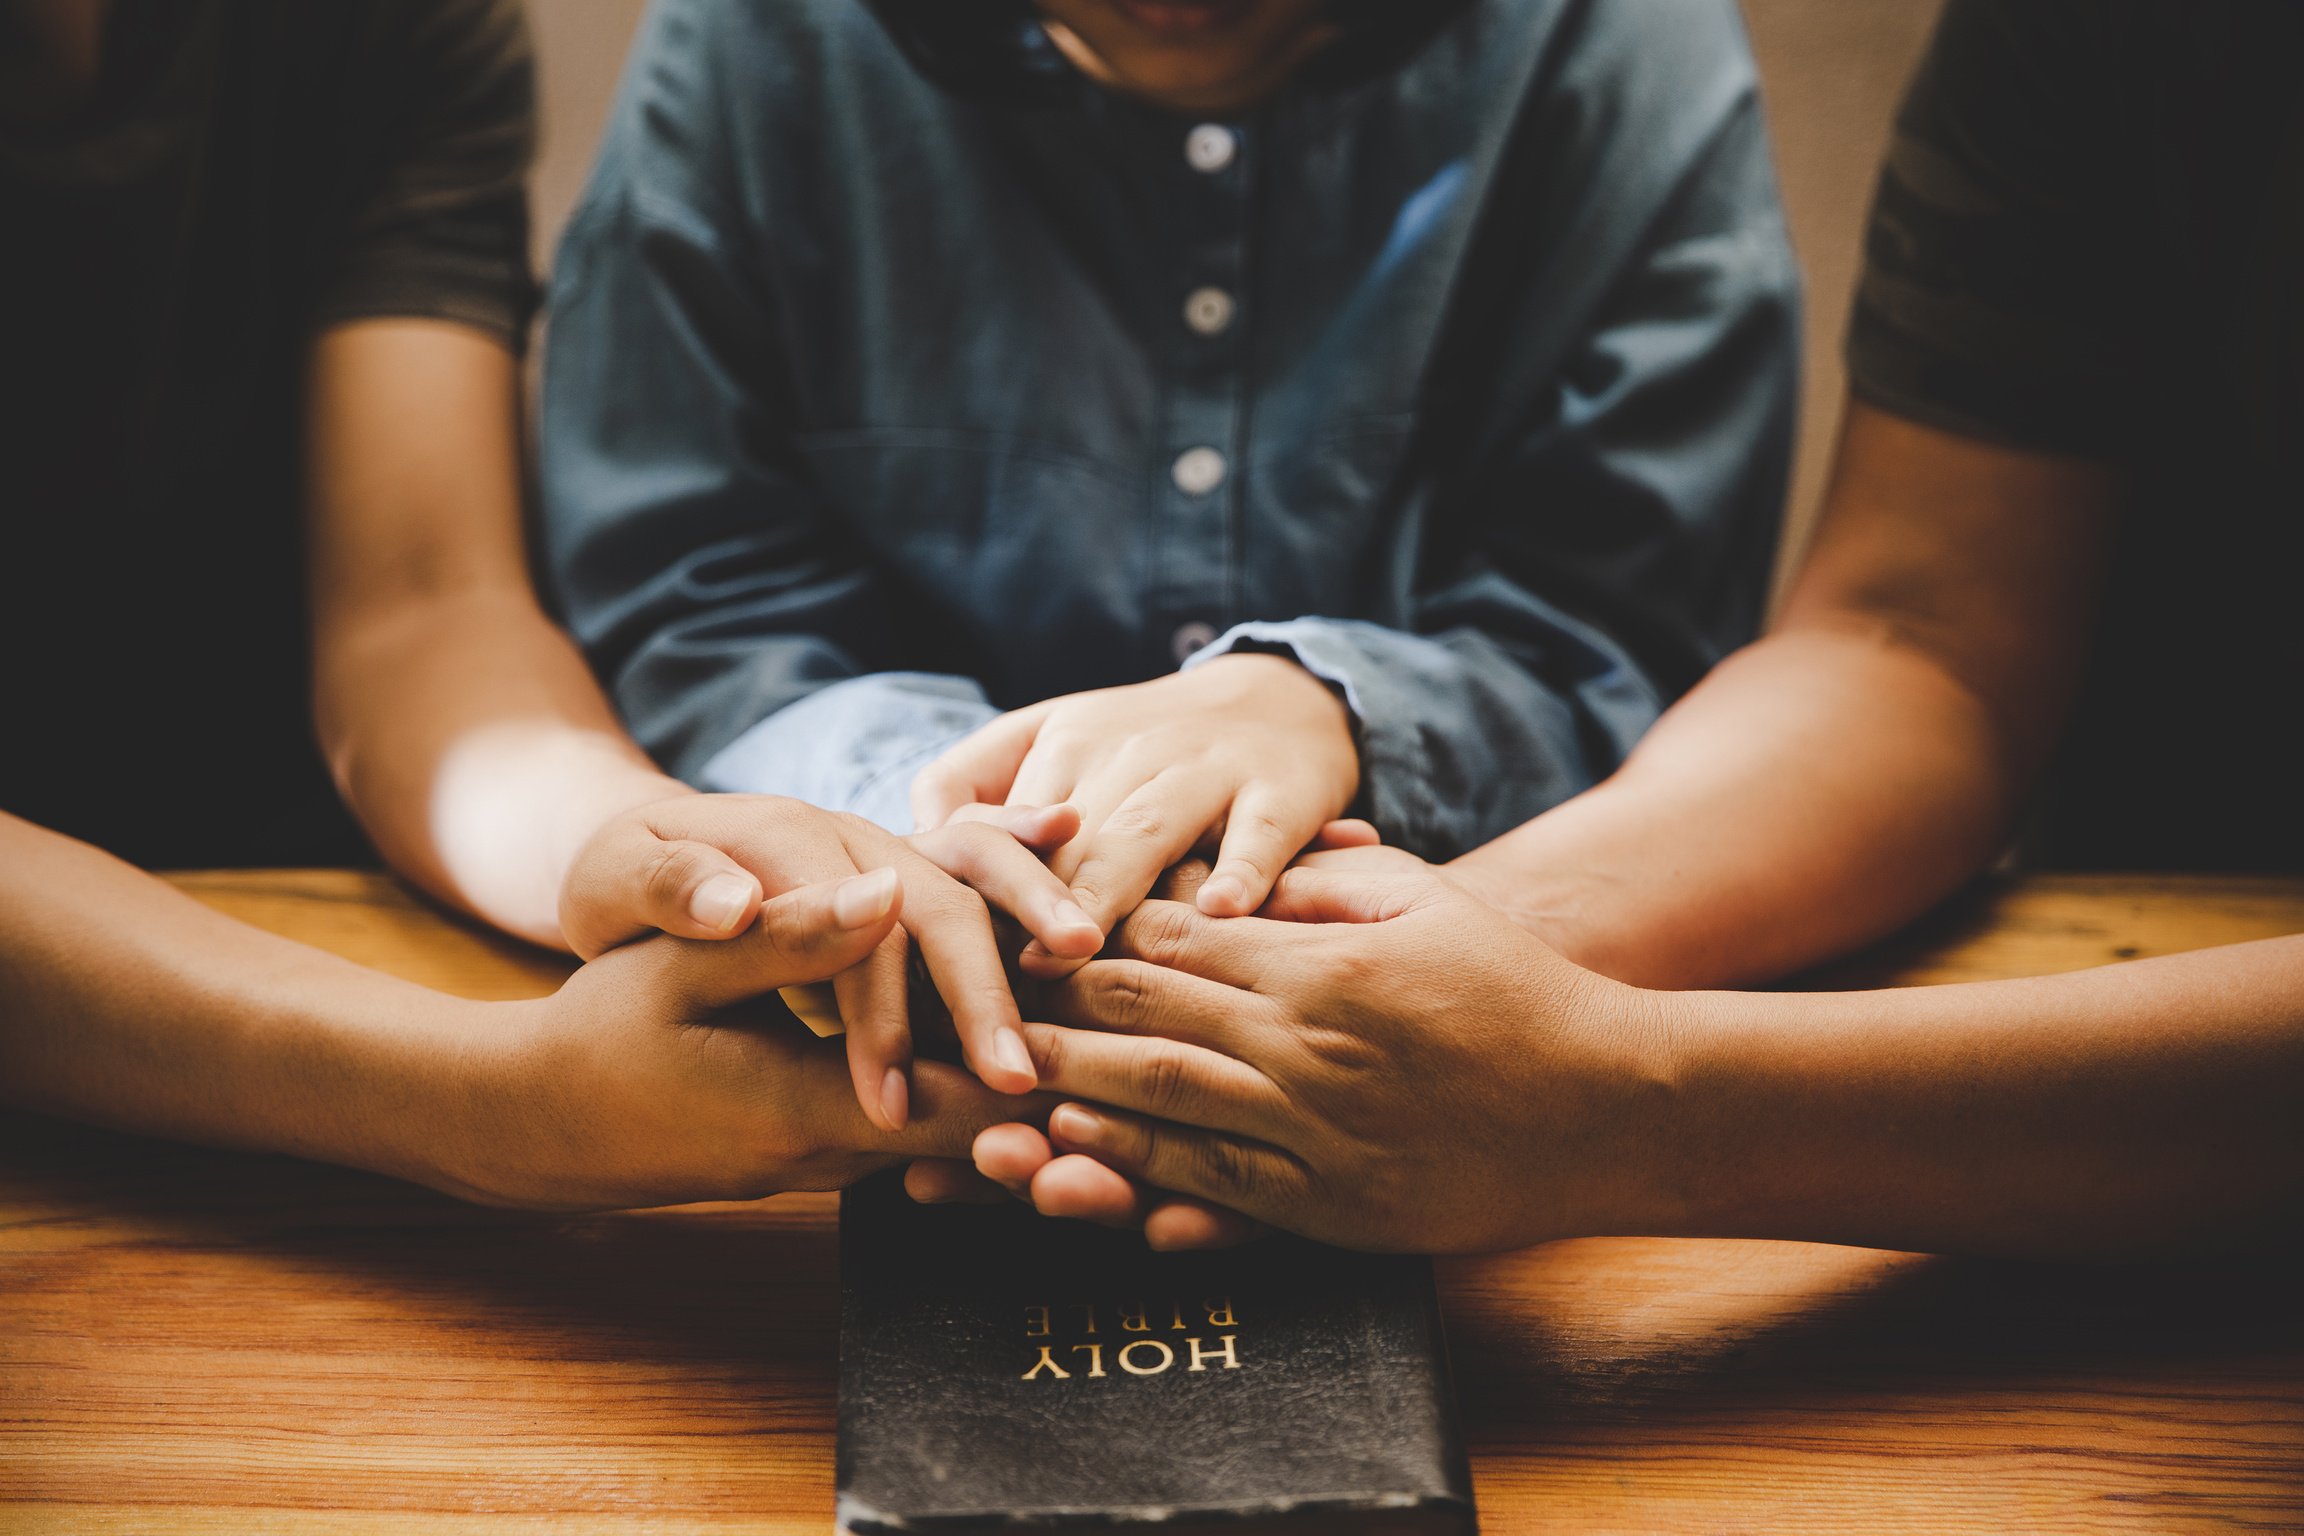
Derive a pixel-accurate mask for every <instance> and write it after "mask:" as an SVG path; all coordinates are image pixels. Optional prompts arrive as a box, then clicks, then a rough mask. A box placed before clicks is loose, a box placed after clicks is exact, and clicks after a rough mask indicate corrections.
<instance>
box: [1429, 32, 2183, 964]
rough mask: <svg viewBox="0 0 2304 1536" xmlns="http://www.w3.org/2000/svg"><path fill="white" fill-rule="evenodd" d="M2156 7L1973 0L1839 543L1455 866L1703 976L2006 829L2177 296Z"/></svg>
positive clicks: (1544, 925)
mask: <svg viewBox="0 0 2304 1536" xmlns="http://www.w3.org/2000/svg"><path fill="white" fill-rule="evenodd" d="M2151 9H2152V8H2149V7H2137V6H2102V5H2092V4H2088V3H2087V0H2040V3H2036V4H2029V5H2022V6H2007V5H1996V4H1993V3H1992V0H1952V3H1950V4H1949V5H1947V6H1946V7H1945V9H1944V14H1943V17H1942V20H1941V22H1940V24H1939V26H1938V30H1937V34H1936V37H1935V40H1934V42H1933V43H1932V45H1931V47H1930V49H1929V52H1928V55H1927V57H1926V58H1925V60H1924V61H1923V63H1922V65H1921V68H1920V70H1919V72H1918V74H1917V75H1916V77H1915V78H1914V81H1913V85H1912V88H1911V91H1910V94H1909V95H1908V97H1907V99H1906V101H1905V103H1904V106H1903V109H1902V111H1901V112H1900V113H1899V115H1898V118H1897V123H1896V134H1895V138H1894V141H1893V143H1892V144H1891V147H1890V150H1889V154H1888V157H1887V161H1886V164H1885V166H1884V168H1883V171H1882V174H1881V179H1880V186H1879V193H1878V198H1877V201H1876V204H1875V206H1874V210H1873V215H1872V222H1871V228H1870V231H1869V233H1868V236H1867V240H1866V264H1865V271H1864V274H1863V279H1862V282H1861V283H1860V285H1859V287H1858V291H1857V300H1856V304H1855V309H1854V314H1853V316H1852V319H1851V323H1850V328H1849V342H1848V352H1849V359H1848V361H1849V376H1850V379H1851V382H1852V387H1853V390H1854V394H1855V396H1856V398H1857V401H1858V402H1859V403H1857V404H1855V405H1853V406H1851V408H1850V411H1849V416H1848V424H1847V427H1846V432H1845V438H1844V441H1843V444H1842V447H1841V452H1840V457H1839V463H1838V466H1837V469H1836V472H1835V474H1834V477H1833V482H1832V486H1831V488H1830V491H1829V493H1828V496H1827V506H1826V511H1825V515H1824V519H1823V524H1822V529H1821V532H1820V534H1819V536H1818V542H1817V545H1816V547H1815V549H1814V552H1813V553H1812V554H1811V556H1810V558H1809V561H1808V564H1807V567H1806V568H1805V569H1804V570H1803V571H1802V573H1801V575H1800V576H1799V578H1798V581H1797V584H1796V585H1795V587H1794V588H1793V591H1792V593H1791V595H1790V597H1789V600H1788V601H1787V603H1786V604H1785V607H1784V610H1783V613H1782V616H1781V618H1780V620H1779V622H1778V624H1777V626H1776V629H1775V631H1774V633H1772V634H1771V636H1770V637H1769V638H1768V639H1767V640H1766V641H1764V642H1763V643H1761V644H1760V645H1757V646H1754V647H1752V648H1751V649H1749V650H1747V651H1745V652H1743V653H1741V654H1739V655H1738V656H1736V657H1734V658H1732V659H1731V661H1730V662H1729V663H1728V664H1727V665H1725V666H1723V667H1722V668H1721V669H1720V670H1719V672H1718V673H1717V674H1716V676H1715V677H1714V678H1712V679H1710V680H1708V681H1707V682H1706V683H1705V685H1704V686H1703V687H1701V688H1699V689H1698V690H1697V691H1696V692H1695V693H1693V694H1691V695H1690V696H1689V698H1688V699H1687V700H1686V701H1685V702H1684V703H1683V705H1682V706H1681V708H1680V709H1678V710H1676V711H1674V713H1673V714H1672V715H1671V716H1670V717H1668V718H1667V719H1666V720H1665V721H1664V722H1663V723H1662V724H1660V726H1659V728H1658V729H1657V730H1656V731H1655V732H1654V733H1653V734H1652V737H1651V739H1650V740H1649V741H1648V742H1647V743H1644V744H1643V747H1642V750H1641V751H1640V752H1639V753H1637V754H1636V755H1635V756H1634V758H1633V759H1632V760H1631V761H1630V762H1629V763H1627V765H1626V768H1625V770H1624V771H1623V772H1622V773H1621V774H1619V775H1618V777H1617V778H1616V779H1615V780H1613V781H1611V782H1609V783H1607V784H1605V785H1603V786H1602V787H1601V788H1600V789H1598V790H1597V791H1595V792H1594V793H1593V794H1592V795H1590V796H1587V797H1586V798H1585V799H1583V800H1581V801H1576V802H1572V803H1570V804H1569V805H1568V806H1566V807H1563V808H1562V810H1561V811H1560V812H1558V813H1556V814H1555V815H1554V816H1551V817H1546V818H1544V819H1542V820H1540V821H1538V822H1537V823H1535V824H1534V825H1532V826H1530V827H1528V828H1527V829H1525V831H1523V832H1521V833H1518V834H1515V835H1514V836H1512V837H1509V838H1506V839H1504V840H1502V841H1501V842H1499V843H1498V844H1497V845H1496V846H1495V847H1493V848H1491V849H1486V850H1482V851H1480V852H1479V853H1478V854H1476V855H1474V856H1473V857H1471V858H1469V859H1467V860H1466V861H1465V864H1464V866H1463V867H1462V869H1461V870H1460V871H1459V873H1460V874H1462V875H1463V876H1464V877H1465V878H1466V879H1467V880H1468V881H1470V882H1471V883H1472V884H1473V885H1474V886H1475V887H1476V888H1477V889H1479V890H1481V891H1483V892H1485V893H1488V894H1490V895H1491V896H1493V897H1495V898H1496V899H1499V900H1501V901H1503V902H1505V903H1506V904H1507V906H1508V907H1509V908H1510V909H1511V910H1513V911H1514V912H1516V913H1517V914H1519V915H1520V916H1522V917H1523V918H1524V919H1526V920H1528V921H1529V922H1530V923H1531V925H1532V926H1533V927H1534V929H1535V931H1536V932H1537V933H1538V934H1539V936H1542V937H1547V938H1549V939H1551V940H1553V941H1555V942H1557V943H1558V944H1559V945H1560V946H1561V947H1562V948H1563V950H1564V951H1565V952H1566V953H1568V954H1569V955H1571V956H1573V957H1574V958H1577V959H1579V960H1581V961H1584V962H1586V963H1589V964H1592V965H1596V966H1599V967H1601V968H1602V969H1604V970H1607V971H1609V972H1610V973H1612V974H1615V975H1618V976H1622V977H1625V978H1628V979H1633V980H1639V981H1644V982H1652V983H1657V984H1665V985H1678V986H1703V985H1718V984H1722V983H1728V982H1739V981H1748V980H1752V979H1755V978H1758V977H1763V976H1768V975H1773V974H1778V973H1781V972H1784V971H1787V970H1790V969H1793V968H1796V967H1798V966H1800V965H1802V964H1804V963H1807V962H1809V961H1812V960H1815V959H1818V958H1821V957H1823V956H1825V955H1828V954H1830V953H1832V952H1834V951H1835V950H1839V949H1844V948H1847V947H1848V946H1850V945H1853V944H1858V943H1861V942H1863V941H1865V940H1867V939H1870V938H1873V937H1876V936H1878V935H1879V934H1881V933H1884V932H1886V931H1888V930H1889V929H1892V928H1894V927H1895V926H1896V925H1897V924H1898V923H1899V922H1901V921H1903V920H1904V919H1906V918H1908V917H1910V916H1912V915H1913V914H1915V913H1917V912H1919V911H1920V910H1921V909H1923V908H1924V907H1926V906H1927V905H1928V904H1929V903H1930V902H1932V901H1934V900H1935V899H1937V898H1938V897H1939V896H1941V895H1942V894H1943V893H1944V892H1945V891H1946V890H1948V889H1949V888H1950V887H1951V886H1953V885H1955V884H1956V883H1958V881H1960V880H1961V879H1962V878H1964V877H1965V876H1966V875H1968V874H1970V873H1972V872H1973V871H1974V870H1976V869H1978V868H1980V867H1982V866H1983V865H1984V864H1985V863H1987V862H1989V861H1990V859H1991V858H1992V857H1993V855H1994V854H1995V853H1997V852H1998V851H1999V850H2000V849H2001V848H2002V847H2003V846H2005V844H2006V842H2007V839H2008V837H2009V834H2010V832H2011V831H2012V829H2013V825H2014V821H2015V818H2016V815H2017V812H2018V809H2019V807H2020V805H2021V804H2022V802H2023V800H2024V797H2025V796H2026V794H2027V793H2028V791H2029V788H2030V785H2031V783H2032V782H2033V780H2034V778H2035V777H2036V775H2037V773H2038V771H2039V769H2040V767H2041V766H2042V763H2043V760H2044V758H2045V757H2046V755H2047V753H2048V750H2049V747H2050V744H2051V743H2052V742H2053V740H2054V739H2055V737H2056V735H2057V733H2058V731H2059V730H2060V728H2061V725H2062V722H2063V719H2064V716H2065V714H2066V712H2067V708H2068V705H2069V703H2070V700H2071V697H2072V694H2073V690H2074V683H2075V674H2076V673H2077V671H2078V669H2079V666H2080V661H2081V650H2082V647H2083V646H2084V645H2085V643H2086V640H2087V638H2088V634H2089V630H2090V628H2091V614H2090V609H2091V607H2092V604H2093V600H2094V596H2095V591H2096V587H2097V584H2098V573H2099V571H2100V569H2101V567H2102V566H2103V564H2104V561H2105V552H2106V546H2107V544H2108V542H2109V539H2110V537H2111V533H2112V524H2113V522H2114V515H2115V506H2114V504H2115V502H2116V500H2117V499H2118V496H2119V491H2120V487H2119V485H2118V483H2117V478H2116V476H2115V475H2114V474H2112V473H2111V472H2110V471H2109V470H2107V469H2105V468H2103V467H2101V466H2103V465H2107V464H2111V463H2116V462H2118V461H2119V460H2120V459H2121V458H2122V457H2123V456H2124V455H2125V454H2126V452H2127V450H2128V448H2129V446H2130V444H2131V443H2132V442H2133V441H2134V438H2135V435H2136V434H2137V433H2138V432H2141V431H2150V430H2153V429H2154V423H2153V421H2152V419H2151V417H2150V416H2149V415H2148V414H2143V415H2140V414H2139V413H2140V412H2142V411H2144V410H2145V407H2144V406H2143V404H2142V403H2143V402H2145V401H2148V400H2150V399H2152V398H2153V388H2154V383H2153V381H2154V380H2155V379H2156V378H2157V377H2158V376H2159V373H2160V372H2161V369H2160V366H2159V364H2158V363H2157V361H2156V358H2157V356H2158V353H2157V351H2156V347H2155V342H2154V339H2153V338H2154V337H2155V335H2156V334H2157V331H2158V328H2159V327H2160V326H2162V325H2163V324H2167V323H2175V321H2176V320H2177V319H2178V318H2179V317H2174V316H2166V315H2159V314H2155V313H2153V312H2152V311H2151V309H2150V306H2149V305H2147V306H2146V307H2145V308H2144V309H2143V310H2139V309H2138V307H2137V305H2138V298H2137V296H2138V295H2139V294H2146V295H2148V294H2151V293H2155V292H2159V291H2163V290H2165V289H2167V288H2168V286H2169V285H2168V283H2167V282H2166V280H2165V274H2161V273H2159V272H2158V271H2157V268H2156V267H2155V266H2154V264H2153V263H2154V257H2153V255H2152V253H2153V252H2154V251H2155V250H2157V247H2156V246H2155V244H2154V243H2153V242H2152V241H2150V240H2138V239H2136V238H2134V230H2133V227H2132V226H2133V223H2134V208H2133V196H2132V193H2133V185H2132V183H2133V167H2134V166H2135V164H2136V163H2137V162H2138V160H2139V159H2140V158H2143V157H2147V156H2148V154H2149V152H2150V151H2149V146H2148V145H2147V144H2146V143H2144V142H2143V141H2142V139H2141V138H2140V134H2142V133H2144V131H2145V129H2146V126H2147V125H2146V122H2145V119H2143V118H2140V117H2139V116H2138V114H2137V113H2136V112H2135V111H2134V107H2133V91H2132V90H2131V89H2130V88H2129V85H2128V82H2131V81H2133V80H2134V79H2135V78H2136V72H2137V71H2138V70H2139V69H2145V70H2148V69H2149V68H2150V67H2151V63H2150V60H2151V54H2150V48H2151V46H2152V45H2151V42H2150V32H2151V28H2150V27H2148V26H2146V25H2145V18H2146V16H2147V13H2148V12H2150V11H2151Z"/></svg>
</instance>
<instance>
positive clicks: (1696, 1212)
mask: <svg viewBox="0 0 2304 1536" xmlns="http://www.w3.org/2000/svg"><path fill="white" fill-rule="evenodd" d="M1274 919H1278V920H1277V921H1276V920H1274ZM1114 947H1115V950H1116V951H1117V955H1116V957H1115V958H1111V959H1100V960H1098V961H1096V962H1094V963H1093V964H1091V965H1089V966H1088V967H1086V968H1085V969H1083V970H1082V971H1080V972H1079V973H1078V974H1077V975H1075V976H1073V977H1071V978H1069V979H1068V980H1067V981H1065V982H1064V983H1062V984H1061V986H1060V987H1059V988H1058V989H1057V992H1056V993H1055V995H1053V996H1052V997H1051V999H1050V1004H1051V1007H1050V1013H1051V1016H1052V1017H1054V1018H1056V1019H1058V1020H1060V1021H1061V1022H1059V1023H1054V1024H1050V1025H1046V1026H1035V1027H1034V1028H1033V1029H1031V1030H1030V1031H1028V1033H1029V1035H1030V1037H1031V1039H1032V1044H1033V1051H1034V1054H1035V1057H1036V1059H1037V1060H1038V1062H1039V1063H1040V1068H1041V1076H1042V1080H1043V1081H1044V1082H1045V1083H1047V1084H1048V1085H1049V1086H1050V1087H1051V1088H1052V1089H1054V1090H1056V1091H1058V1092H1067V1093H1073V1094H1078V1095H1080V1096H1081V1097H1082V1098H1084V1099H1090V1100H1094V1101H1095V1102H1094V1103H1093V1104H1084V1103H1066V1104H1062V1105H1059V1106H1058V1107H1057V1108H1056V1110H1055V1111H1054V1113H1053V1114H1052V1115H1051V1117H1050V1120H1049V1134H1050V1137H1051V1139H1052V1141H1053V1143H1054V1148H1055V1150H1056V1151H1058V1152H1060V1153H1064V1154H1068V1155H1076V1154H1089V1155H1092V1156H1093V1157H1094V1158H1096V1159H1097V1160H1099V1161H1100V1162H1102V1163H1103V1164H1105V1165H1107V1166H1109V1167H1111V1168H1114V1169H1117V1170H1120V1171H1122V1172H1124V1173H1127V1174H1129V1175H1131V1176H1133V1177H1136V1178H1139V1179H1142V1180H1144V1181H1146V1182H1148V1183H1150V1184H1152V1185H1155V1186H1158V1187H1160V1188H1164V1189H1171V1190H1176V1191H1180V1192H1182V1193H1184V1194H1187V1195H1191V1196H1194V1197H1197V1198H1199V1199H1201V1200H1203V1201H1210V1202H1216V1203H1220V1204H1222V1205H1225V1206H1228V1207H1231V1208H1233V1209H1236V1210H1239V1211H1241V1212H1244V1213H1246V1214H1248V1215H1250V1216H1253V1217H1255V1218H1257V1219H1259V1220H1262V1221H1266V1222H1269V1223H1272V1224H1274V1225H1278V1226H1285V1227H1288V1228H1290V1229H1292V1230H1296V1231H1301V1232H1304V1233H1307V1234H1309V1235H1311V1236H1314V1237H1318V1238H1321V1239H1324V1240H1327V1241H1331V1242H1337V1243H1343V1244H1348V1245H1352V1246H1357V1247H1367V1248H1381V1249H1414V1250H1424V1251H1435V1252H1448V1251H1483V1250H1490V1249H1503V1248H1513V1247H1519V1246H1522V1245H1525V1244H1528V1243H1534V1242H1541V1241H1545V1240H1548V1239H1551V1238H1556V1237H1567V1236H1579V1235H1589V1234H1601V1233H1648V1234H1656V1235H1669V1236H1748V1237H1749V1236H1757V1237H1773V1238H1794V1239H1801V1240H1808V1241H1820V1242H1835V1243H1855V1244H1863V1245H1868V1246H1879V1247H1892V1248H1908V1249H1926V1250H1934V1251H1953V1252H1969V1253H1984V1254H2000V1255H2015V1256H2021V1257H2047V1258H2063V1257H2081V1258H2089V1257H2122V1256H2132V1255H2154V1254H2161V1253H2167V1252H2175V1251H2183V1250H2186V1249H2190V1248H2195V1247H2215V1246H2227V1245H2236V1246H2254V1245H2261V1244H2268V1243H2292V1242H2293V1241H2295V1239H2296V1238H2297V1236H2298V1235H2299V1232H2300V1227H2299V1222H2300V1218H2304V1125H2299V1123H2298V1120H2297V1117H2296V1115H2295V1105H2296V1103H2297V1100H2298V1096H2299V1093H2300V1092H2304V938H2296V939H2278V940H2271V941H2267V942H2263V943H2256V944H2245V945H2235V946H2231V947H2230V948H2228V949H2224V950H2219V951H2206V952H2201V953H2198V954H2192V955H2180V956H2174V957H2170V958H2167V959H2161V960H2153V961H2143V962H2137V963H2135V964H2133V965H2127V966H2120V967H2114V968H2107V969H2104V970H2098V971H2091V972H2081V973H2078V974H2075V975H2070V976H2059V977H2049V978H2040V979H2036V980H2028V981H2017V982H1992V983H1980V984H1973V985H1967V986H1944V987H1926V988H1913V989H1897V990H1890V991H1884V992H1872V993H1844V994H1811V995H1763V994H1743V993H1670V992H1655V991H1646V990H1642V989H1636V988H1632V987H1627V986H1625V985H1623V984H1621V983H1618V982H1613V981H1609V980H1607V979H1606V978H1603V977H1601V976H1599V975H1597V974H1596V973H1594V972H1591V971H1587V970H1583V969H1580V968H1578V967H1575V966H1572V965H1570V964H1568V963H1567V962H1566V961H1564V960H1562V959H1561V958H1560V957H1558V956H1557V955H1554V954H1553V953H1551V952H1550V951H1549V950H1547V949H1545V948H1544V947H1543V946H1542V945H1540V944H1538V943H1536V942H1535V941H1534V940H1532V939H1530V938H1529V937H1528V936H1527V935H1525V934H1524V933H1521V932H1520V931H1519V930H1517V929H1516V928H1514V927H1513V926H1512V925H1511V924H1510V923H1509V922H1507V921H1506V920H1505V919H1503V917H1502V916H1501V915H1500V914H1498V913H1496V912H1495V911H1494V909H1492V908H1489V907H1486V906H1485V905H1484V904H1482V903H1481V902H1479V901H1477V900H1475V899H1474V898H1472V897H1471V896H1469V895H1467V894H1465V893H1464V892H1463V891H1462V890H1460V889H1459V888H1457V887H1455V886H1454V885H1452V884H1451V883H1449V882H1447V881H1444V880H1441V879H1438V878H1436V877H1432V876H1428V875H1413V874H1409V875H1390V876H1373V875H1364V874H1346V873H1338V872H1330V871H1315V870H1303V871H1295V872H1291V873H1290V874H1289V875H1288V876H1286V877H1285V878H1284V879H1283V881H1282V882H1281V889H1280V892H1279V894H1278V895H1277V896H1276V897H1275V899H1274V903H1273V917H1272V918H1249V919H1241V920H1235V921H1232V922H1228V923H1219V922H1215V921H1212V920H1210V919H1208V918H1206V917H1204V916H1202V915H1201V914H1199V913H1197V912H1195V911H1193V910H1192V909H1190V908H1189V907H1185V906H1182V905H1178V904H1164V903H1157V902H1155V903H1149V904H1147V905H1146V906H1145V907H1144V908H1143V909H1142V910H1141V911H1139V912H1138V913H1137V914H1136V915H1135V916H1133V917H1131V918H1130V919H1129V920H1128V922H1127V924H1126V925H1124V927H1123V929H1122V931H1121V933H1120V934H1119V935H1118V936H1117V937H1116V939H1115V946H1114ZM987 1134H988V1135H990V1134H992V1133H987ZM1068 1161H1070V1156H1067V1157H1060V1158H1058V1159H1057V1160H1056V1161H1054V1162H1051V1163H1048V1164H1047V1165H1046V1166H1045V1167H1043V1168H1042V1169H1041V1170H1040V1173H1039V1175H1038V1178H1037V1179H1035V1181H1034V1184H1035V1190H1036V1189H1037V1183H1038V1180H1039V1179H1047V1178H1049V1177H1050V1176H1052V1175H1054V1174H1055V1173H1056V1172H1057V1171H1058V1170H1059V1169H1061V1168H1062V1167H1064V1166H1065V1164H1066V1163H1067V1162H1068Z"/></svg>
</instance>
